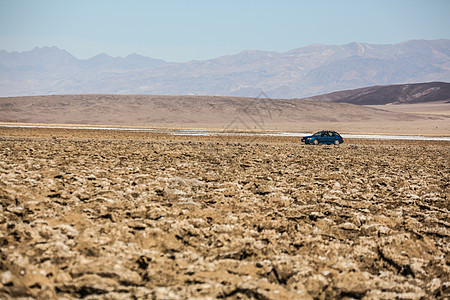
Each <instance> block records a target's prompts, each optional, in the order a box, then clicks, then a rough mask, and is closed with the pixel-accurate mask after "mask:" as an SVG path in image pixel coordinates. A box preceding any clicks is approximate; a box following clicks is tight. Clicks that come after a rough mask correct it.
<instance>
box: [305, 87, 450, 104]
mask: <svg viewBox="0 0 450 300" xmlns="http://www.w3.org/2000/svg"><path fill="white" fill-rule="evenodd" d="M310 99H312V100H319V101H331V102H342V103H352V104H358V105H384V104H413V103H426V102H437V101H449V103H450V83H446V82H429V83H416V84H400V85H388V86H371V87H366V88H360V89H355V90H346V91H339V92H334V93H330V94H325V95H319V96H315V97H311V98H310Z"/></svg>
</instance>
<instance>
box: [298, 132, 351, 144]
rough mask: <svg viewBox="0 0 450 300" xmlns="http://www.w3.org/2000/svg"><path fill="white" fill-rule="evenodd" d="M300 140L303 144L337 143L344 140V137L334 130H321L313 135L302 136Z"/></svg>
mask: <svg viewBox="0 0 450 300" xmlns="http://www.w3.org/2000/svg"><path fill="white" fill-rule="evenodd" d="M302 142H304V143H305V144H314V145H318V144H329V145H330V144H335V145H339V144H342V143H343V142H344V139H343V138H342V137H341V136H340V134H339V133H337V132H336V131H328V130H322V131H319V132H316V133H314V134H313V135H310V136H304V137H302Z"/></svg>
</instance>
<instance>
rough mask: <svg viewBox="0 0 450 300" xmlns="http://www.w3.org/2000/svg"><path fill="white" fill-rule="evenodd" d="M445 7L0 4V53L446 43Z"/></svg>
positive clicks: (415, 2) (400, 0)
mask: <svg viewBox="0 0 450 300" xmlns="http://www.w3.org/2000/svg"><path fill="white" fill-rule="evenodd" d="M449 16H450V1H449V0H420V1H419V0H371V1H369V0H339V1H338V0H334V1H330V0H328V1H321V0H311V1H298V0H297V1H294V0H292V1H290V0H278V1H276V0H273V1H265V0H259V1H253V0H248V1H246V0H238V1H235V0H227V1H225V0H224V1H221V0H216V1H214V0H210V1H204V0H191V1H187V0H185V1H179V0H166V1H162V0H161V1H143V0H123V1H114V0H87V1H85V0H77V1H75V0H74V1H71V0H40V1H37V0H0V49H1V50H7V51H27V50H31V49H33V48H34V47H35V46H38V47H43V46H57V47H59V48H62V49H66V50H67V51H69V52H70V53H72V54H73V55H75V56H76V57H78V58H89V57H92V56H94V55H96V54H99V53H106V54H108V55H111V56H126V55H128V54H130V53H138V54H142V55H146V56H150V57H153V58H160V59H164V60H167V61H178V62H184V61H189V60H203V59H209V58H214V57H218V56H222V55H229V54H236V53H238V52H240V51H242V50H249V49H251V50H268V51H279V52H283V51H288V50H290V49H294V48H299V47H303V46H307V45H309V44H315V43H323V44H331V45H340V44H347V43H350V42H354V41H358V42H367V43H378V44H390V43H398V42H402V41H406V40H411V39H439V38H447V39H448V38H450V17H449Z"/></svg>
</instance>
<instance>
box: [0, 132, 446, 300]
mask: <svg viewBox="0 0 450 300" xmlns="http://www.w3.org/2000/svg"><path fill="white" fill-rule="evenodd" d="M0 133H1V134H0V199H1V206H0V246H1V250H0V281H1V282H0V298H1V299H9V298H16V297H24V298H39V299H51V298H58V297H59V298H65V299H71V298H85V299H133V298H134V299H145V298H148V299H188V298H189V299H192V298H195V299H216V298H223V299H330V298H344V299H351V298H358V299H359V298H363V299H433V298H441V299H448V297H449V295H450V263H449V261H450V244H449V243H450V215H449V197H450V194H449V189H450V186H449V182H450V164H449V158H450V144H449V143H446V142H433V143H426V142H414V141H395V142H388V141H384V142H378V141H363V140H359V141H358V140H353V141H347V142H346V143H345V144H343V145H340V146H305V145H300V144H299V143H298V140H297V139H292V138H275V137H274V138H271V137H264V138H250V137H193V136H190V137H185V136H168V135H156V134H145V135H144V134H141V135H139V134H134V133H115V132H108V133H105V132H101V131H100V132H95V131H82V130H79V131H70V132H68V131H64V130H40V131H38V130H35V131H23V130H19V129H17V130H16V129H1V132H0Z"/></svg>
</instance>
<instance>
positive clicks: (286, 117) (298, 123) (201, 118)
mask: <svg viewBox="0 0 450 300" xmlns="http://www.w3.org/2000/svg"><path fill="white" fill-rule="evenodd" d="M426 105H428V106H427V108H426V109H425V108H423V107H421V108H420V109H418V108H417V107H416V106H414V105H409V104H408V105H384V106H377V107H376V109H374V108H372V107H366V106H361V105H353V104H347V103H333V102H325V101H318V100H308V99H255V98H238V97H219V96H217V97H213V96H155V95H55V96H33V97H6V98H0V122H10V123H42V124H84V125H105V124H106V125H111V126H121V125H123V126H144V127H149V128H155V127H159V128H163V127H166V128H207V129H218V130H223V129H237V130H279V131H297V132H316V131H319V130H322V129H333V130H337V131H339V132H341V133H375V134H394V135H395V134H409V135H417V134H421V135H446V136H448V135H450V114H448V112H449V111H450V103H439V104H436V103H434V104H426ZM408 107H411V109H415V110H416V111H415V112H416V113H414V111H410V110H408ZM413 107H414V108H413ZM400 108H401V109H403V110H399V111H389V110H392V109H400ZM425 112H426V113H425ZM430 112H433V113H430ZM439 112H442V114H439ZM419 113H420V114H419Z"/></svg>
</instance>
